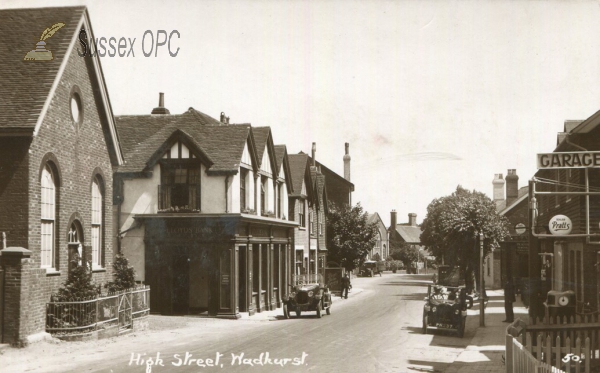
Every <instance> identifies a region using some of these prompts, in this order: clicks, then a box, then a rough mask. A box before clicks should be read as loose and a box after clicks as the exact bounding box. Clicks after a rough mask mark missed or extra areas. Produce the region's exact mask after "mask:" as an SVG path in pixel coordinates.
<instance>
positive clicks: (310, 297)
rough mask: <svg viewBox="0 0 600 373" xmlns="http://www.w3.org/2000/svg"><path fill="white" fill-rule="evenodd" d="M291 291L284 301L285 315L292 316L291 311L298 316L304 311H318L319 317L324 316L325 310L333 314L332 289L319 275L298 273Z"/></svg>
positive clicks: (294, 277) (286, 316)
mask: <svg viewBox="0 0 600 373" xmlns="http://www.w3.org/2000/svg"><path fill="white" fill-rule="evenodd" d="M292 284H293V285H290V286H291V287H292V289H291V292H290V293H289V295H288V298H287V299H286V300H285V301H284V303H283V316H284V317H285V318H286V319H289V318H290V314H291V312H295V313H296V316H297V317H300V315H302V312H303V311H316V312H317V317H319V318H321V317H322V316H323V311H325V312H327V314H328V315H331V291H330V290H329V287H328V286H327V285H325V284H324V283H323V277H322V276H321V275H320V274H319V275H315V274H312V275H298V276H293V278H292Z"/></svg>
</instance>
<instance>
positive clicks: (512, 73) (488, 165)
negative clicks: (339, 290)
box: [0, 0, 600, 225]
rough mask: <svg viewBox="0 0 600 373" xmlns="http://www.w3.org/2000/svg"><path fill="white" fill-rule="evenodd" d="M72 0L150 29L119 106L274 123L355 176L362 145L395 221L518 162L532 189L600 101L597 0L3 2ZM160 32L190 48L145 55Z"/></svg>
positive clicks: (116, 85) (360, 171)
mask: <svg viewBox="0 0 600 373" xmlns="http://www.w3.org/2000/svg"><path fill="white" fill-rule="evenodd" d="M62 5H65V6H66V5H86V6H87V7H88V11H89V14H90V18H91V23H92V27H93V31H94V34H95V37H98V38H99V37H106V38H107V39H108V38H110V37H115V38H116V39H119V38H121V37H125V38H130V39H133V38H136V41H135V42H134V48H133V49H134V53H135V57H132V56H129V57H118V56H115V57H110V56H105V57H102V58H101V64H102V69H103V71H104V77H105V80H106V85H107V87H108V93H109V96H110V100H111V104H112V108H113V112H114V113H115V115H124V114H149V113H150V111H151V110H152V108H154V107H156V106H157V105H158V93H159V92H164V93H165V106H166V107H167V108H168V109H169V110H170V112H171V113H182V112H184V111H185V110H187V109H188V108H189V107H194V108H195V109H197V110H199V111H201V112H204V113H206V114H208V115H210V116H212V117H214V118H217V119H218V118H219V114H220V113H221V112H225V114H226V115H227V116H229V117H230V118H231V119H230V120H231V122H232V123H251V124H252V125H253V126H270V127H271V129H272V133H273V139H274V141H275V144H285V145H286V146H287V150H288V153H298V152H299V151H304V152H306V153H310V149H311V144H312V142H316V144H317V153H316V158H317V160H319V162H321V163H322V164H324V165H326V166H327V167H328V168H330V169H331V170H333V171H335V172H337V173H339V174H340V175H343V160H342V157H343V155H344V143H345V142H349V143H350V155H351V157H352V161H351V175H352V182H353V183H354V184H355V192H354V194H353V197H352V198H353V202H360V203H361V205H362V206H363V208H364V209H365V210H367V211H369V212H378V213H379V215H380V216H381V217H382V219H383V221H384V223H385V224H386V225H389V221H390V211H391V210H392V209H394V210H396V211H397V212H398V222H399V223H401V222H407V221H408V213H413V212H414V213H416V214H417V221H418V223H421V221H422V220H423V218H425V216H426V211H427V206H428V205H429V203H430V202H431V201H432V200H433V199H435V198H439V197H442V196H445V195H448V194H451V193H452V192H453V191H454V190H455V189H456V186H457V185H462V186H463V187H465V188H467V189H471V190H473V189H475V190H478V191H481V192H484V193H486V194H487V195H488V196H490V197H491V196H492V180H493V178H494V174H496V173H502V174H503V176H506V173H507V169H516V170H517V174H518V175H519V187H521V186H526V185H527V180H529V179H531V177H532V176H533V174H534V173H535V171H536V154H537V153H544V152H551V151H552V150H554V148H555V146H556V136H557V133H558V132H561V131H562V130H563V124H564V121H565V120H567V119H586V118H588V117H590V116H591V115H592V114H594V113H595V112H596V111H598V110H600V84H599V83H600V48H599V46H600V22H598V19H600V1H598V0H596V1H473V2H471V1H377V0H370V1H286V2H280V1H147V2H142V1H128V2H123V1H102V2H99V1H98V2H94V1H60V2H52V3H50V2H47V1H22V0H19V1H14V0H2V2H0V8H17V7H19V8H21V7H43V6H62ZM147 30H150V32H149V33H147V35H146V39H144V33H145V32H146V31H147ZM157 30H165V31H166V32H167V33H168V34H171V32H172V31H173V30H177V32H178V33H179V38H178V37H177V34H172V35H173V36H172V38H171V43H172V45H171V50H172V52H175V50H176V48H179V51H178V53H177V55H176V56H175V57H172V56H170V54H169V51H168V49H167V47H166V46H162V47H160V48H158V49H153V53H152V54H150V56H149V57H145V56H144V53H143V52H144V51H146V52H149V51H150V45H151V43H150V35H152V36H153V37H157V35H158V32H157ZM161 38H164V37H163V36H161ZM143 40H145V43H144V48H142V41H143ZM155 43H156V42H155ZM154 48H156V47H154ZM147 54H148V53H147Z"/></svg>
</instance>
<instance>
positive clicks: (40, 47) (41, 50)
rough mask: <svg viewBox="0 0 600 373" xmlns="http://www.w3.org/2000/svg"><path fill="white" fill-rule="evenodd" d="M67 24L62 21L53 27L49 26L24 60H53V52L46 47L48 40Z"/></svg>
mask: <svg viewBox="0 0 600 373" xmlns="http://www.w3.org/2000/svg"><path fill="white" fill-rule="evenodd" d="M64 25H65V24H64V23H62V22H59V23H55V24H54V25H52V27H48V28H47V29H45V30H44V32H42V36H40V41H38V42H37V44H36V45H35V49H34V50H32V51H29V52H28V53H27V55H25V58H23V61H52V60H53V59H54V56H53V55H52V52H51V51H49V50H47V49H46V40H47V39H49V38H50V37H51V36H52V35H54V34H55V33H56V31H58V30H60V29H61V28H62V27H63V26H64Z"/></svg>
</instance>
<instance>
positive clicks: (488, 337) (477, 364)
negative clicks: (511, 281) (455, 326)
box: [444, 290, 527, 373]
mask: <svg viewBox="0 0 600 373" xmlns="http://www.w3.org/2000/svg"><path fill="white" fill-rule="evenodd" d="M486 292H487V296H488V303H487V306H486V307H485V310H484V315H485V326H483V327H481V326H479V303H478V302H476V303H475V304H474V305H473V308H472V309H471V310H469V316H470V317H468V318H467V320H468V325H467V328H470V327H475V328H476V331H475V335H474V336H473V338H472V339H471V341H470V342H469V345H468V346H467V347H466V348H465V349H464V350H463V351H462V352H461V353H460V354H459V355H458V356H457V358H456V360H454V362H453V363H452V364H450V365H449V366H448V367H447V368H446V369H445V370H444V373H458V372H460V373H504V372H506V368H505V366H504V364H503V362H502V355H504V350H505V334H506V327H507V326H508V325H509V324H508V323H506V322H503V320H504V319H506V314H505V311H504V290H486ZM520 298H521V297H520V296H517V301H516V302H515V303H513V309H514V313H515V319H516V318H521V319H522V320H526V319H527V309H526V308H525V306H524V305H523V302H521V300H520ZM473 324H475V325H473Z"/></svg>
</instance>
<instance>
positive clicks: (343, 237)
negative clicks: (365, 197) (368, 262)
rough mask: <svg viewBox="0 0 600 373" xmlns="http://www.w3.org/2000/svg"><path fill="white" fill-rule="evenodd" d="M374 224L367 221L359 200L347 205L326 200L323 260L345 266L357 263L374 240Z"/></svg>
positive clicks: (375, 239)
mask: <svg viewBox="0 0 600 373" xmlns="http://www.w3.org/2000/svg"><path fill="white" fill-rule="evenodd" d="M377 236H378V231H377V225H376V224H375V223H371V224H369V223H368V222H367V213H366V212H365V211H363V208H362V206H361V205H360V203H357V204H356V205H355V206H353V207H350V206H348V205H343V206H336V205H335V204H333V203H330V204H329V214H328V215H327V250H328V251H329V252H328V255H327V257H328V258H327V260H328V261H334V262H337V263H340V265H341V266H342V267H344V268H346V270H348V271H351V270H353V269H354V268H357V267H359V266H360V265H361V264H362V263H363V262H364V261H365V258H366V257H367V254H368V253H369V252H370V251H371V249H373V247H374V246H375V243H376V242H377Z"/></svg>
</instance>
